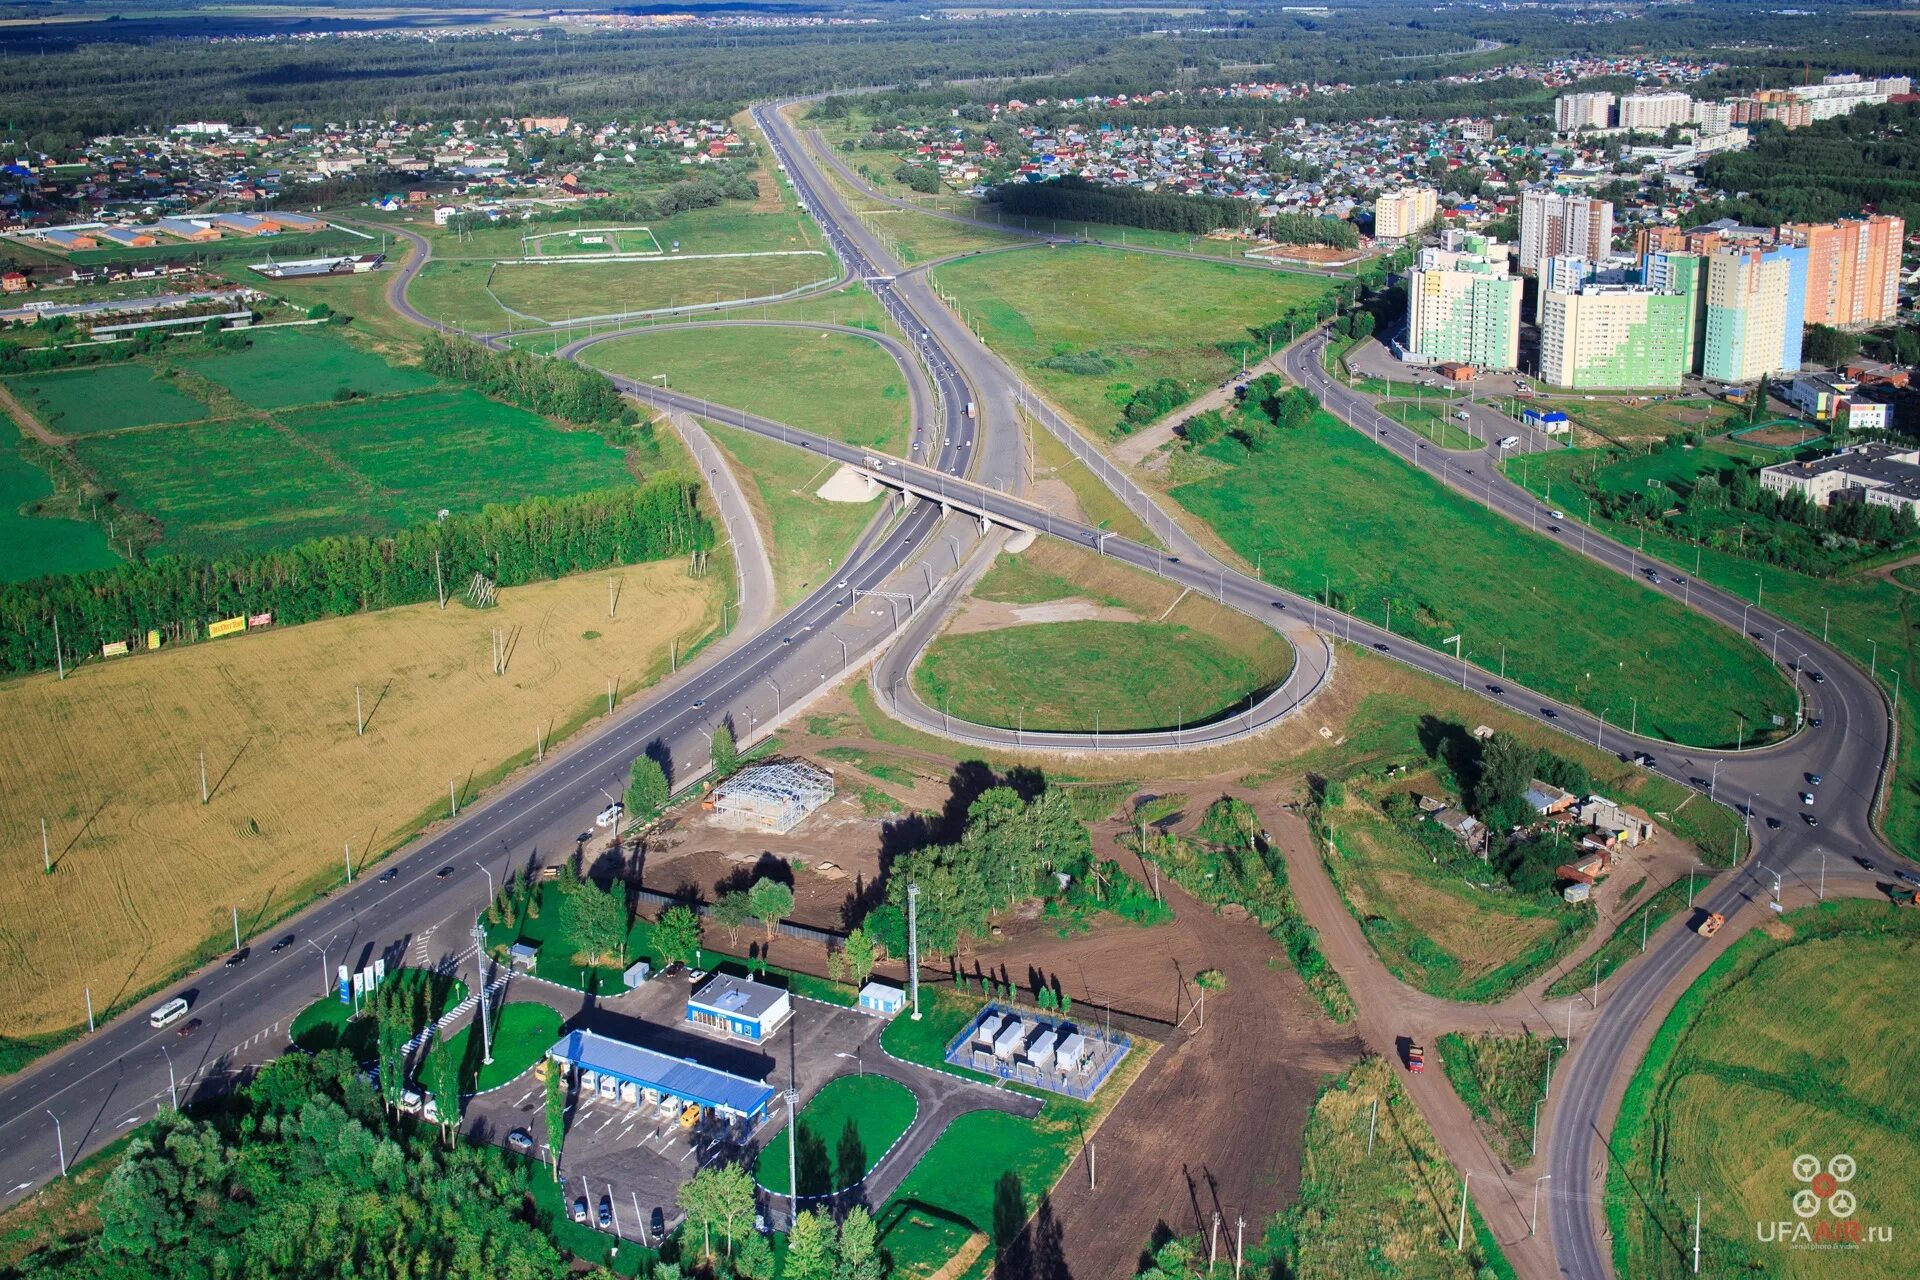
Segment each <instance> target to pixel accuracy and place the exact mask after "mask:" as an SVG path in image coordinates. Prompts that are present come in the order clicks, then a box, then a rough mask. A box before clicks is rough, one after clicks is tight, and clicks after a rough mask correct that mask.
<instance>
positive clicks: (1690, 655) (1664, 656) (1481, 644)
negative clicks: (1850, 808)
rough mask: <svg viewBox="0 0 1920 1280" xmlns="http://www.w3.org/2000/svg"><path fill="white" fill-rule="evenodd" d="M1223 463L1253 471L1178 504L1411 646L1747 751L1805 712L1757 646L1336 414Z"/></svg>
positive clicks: (1245, 552) (1227, 473) (1196, 489)
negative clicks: (1444, 647) (1387, 625)
mask: <svg viewBox="0 0 1920 1280" xmlns="http://www.w3.org/2000/svg"><path fill="white" fill-rule="evenodd" d="M1215 448H1216V449H1219V448H1220V447H1219V446H1215ZM1213 452H1214V449H1210V450H1209V453H1210V454H1212V453H1213ZM1218 456H1219V457H1221V458H1222V459H1223V460H1228V461H1234V462H1237V463H1238V465H1235V466H1232V467H1230V468H1228V469H1225V470H1223V471H1221V472H1219V473H1218V474H1215V475H1212V476H1209V477H1207V478H1205V479H1202V480H1198V481H1195V482H1193V483H1191V484H1186V485H1182V486H1180V487H1178V488H1176V489H1175V490H1174V491H1173V496H1174V497H1175V498H1176V499H1177V500H1178V501H1179V502H1181V503H1182V504H1183V505H1184V506H1186V507H1187V509H1188V510H1190V511H1192V512H1194V513H1195V514H1196V515H1198V516H1200V518H1201V519H1203V520H1205V521H1206V522H1207V523H1208V524H1209V525H1210V526H1211V527H1212V528H1213V530H1214V531H1215V532H1216V533H1218V534H1219V535H1220V536H1221V537H1222V538H1223V539H1224V540H1225V541H1226V542H1227V543H1228V544H1229V545H1231V546H1232V547H1233V549H1234V550H1235V551H1237V552H1239V553H1240V555H1242V556H1243V557H1245V559H1247V560H1248V561H1252V560H1254V559H1255V558H1256V557H1258V556H1261V555H1262V553H1264V564H1265V566H1266V573H1267V576H1268V578H1269V580H1271V581H1274V582H1277V583H1280V584H1282V585H1285V586H1287V587H1290V588H1292V589H1294V590H1296V591H1300V592H1302V593H1304V594H1308V595H1314V596H1319V595H1322V594H1323V593H1328V594H1330V595H1331V597H1332V598H1333V600H1334V603H1335V604H1336V605H1344V606H1345V607H1346V608H1347V609H1349V610H1351V611H1352V612H1354V613H1356V614H1358V615H1360V616H1361V617H1365V618H1369V619H1378V620H1380V621H1383V622H1384V621H1385V620H1386V615H1387V611H1388V608H1389V607H1391V610H1392V614H1393V619H1392V626H1393V628H1394V630H1395V631H1396V632H1397V633H1399V634H1400V635H1402V636H1406V637H1408V639H1409V641H1410V642H1411V641H1415V640H1417V641H1418V642H1420V643H1424V644H1428V645H1431V646H1434V647H1439V645H1440V644H1441V643H1442V641H1443V640H1444V639H1445V638H1446V637H1448V636H1452V635H1455V634H1459V635H1462V636H1464V637H1465V639H1464V647H1465V653H1466V656H1467V658H1468V659H1469V660H1470V661H1473V662H1476V663H1478V664H1480V665H1481V666H1482V667H1485V668H1487V669H1489V670H1492V671H1499V670H1501V669H1502V666H1503V664H1504V669H1505V674H1506V677H1507V678H1508V679H1509V680H1511V681H1513V682H1515V683H1517V684H1522V685H1526V686H1528V687H1530V688H1533V689H1535V690H1538V691H1539V692H1541V693H1544V694H1547V695H1548V696H1550V697H1554V698H1558V699H1561V700H1563V701H1566V702H1570V703H1573V704H1575V705H1578V706H1581V707H1584V708H1586V709H1588V710H1591V711H1592V712H1593V713H1594V714H1596V715H1599V714H1601V713H1603V712H1604V713H1607V714H1609V715H1610V716H1612V717H1614V718H1615V721H1616V722H1617V718H1618V716H1619V715H1620V714H1622V712H1623V711H1624V710H1625V709H1627V708H1628V707H1629V706H1631V705H1633V704H1634V702H1635V700H1637V711H1636V712H1635V714H1636V715H1637V719H1638V723H1639V727H1640V731H1641V732H1642V733H1651V734H1654V735H1657V736H1659V737H1663V738H1667V739H1670V740H1672V741H1676V742H1682V743H1689V744H1696V745H1721V744H1726V745H1732V744H1733V743H1734V741H1735V740H1736V738H1737V736H1738V735H1739V732H1740V729H1739V717H1740V716H1744V717H1745V720H1746V726H1747V730H1746V740H1747V741H1748V742H1749V743H1751V742H1752V741H1754V737H1755V733H1756V732H1757V731H1760V730H1763V729H1764V728H1765V727H1766V726H1768V725H1769V724H1770V723H1771V717H1773V716H1775V715H1781V716H1785V717H1787V719H1788V721H1789V722H1791V719H1792V716H1793V713H1794V700H1793V691H1792V689H1791V688H1789V687H1788V685H1787V684H1786V682H1785V681H1784V680H1782V679H1781V678H1780V676H1779V674H1778V673H1777V671H1776V670H1775V669H1774V668H1772V666H1771V665H1770V664H1769V663H1768V662H1767V659H1766V655H1765V654H1763V653H1761V652H1760V651H1759V650H1758V649H1757V648H1755V647H1754V646H1753V645H1751V644H1748V643H1745V642H1742V641H1741V640H1740V639H1739V637H1737V636H1735V635H1734V634H1733V633H1731V632H1729V631H1727V630H1725V629H1724V628H1721V627H1718V626H1715V625H1714V624H1712V623H1710V622H1707V621H1705V620H1704V619H1702V618H1700V617H1699V616H1697V615H1695V614H1692V613H1690V612H1688V611H1687V610H1685V609H1684V608H1683V607H1682V606H1681V605H1680V604H1679V603H1678V602H1676V601H1673V600H1669V599H1667V598H1666V597H1664V596H1661V595H1659V594H1657V593H1655V592H1654V591H1652V590H1651V589H1649V588H1645V587H1642V586H1641V585H1639V584H1637V583H1633V582H1629V581H1627V580H1625V579H1623V578H1622V577H1620V576H1619V575H1618V574H1615V573H1611V572H1609V571H1607V570H1605V569H1602V568H1599V567H1597V566H1595V565H1593V564H1591V563H1589V562H1588V561H1587V560H1585V559H1584V558H1582V557H1580V556H1578V555H1576V554H1574V553H1572V552H1568V551H1565V550H1563V549H1561V548H1560V547H1559V546H1558V545H1556V544H1554V543H1552V542H1550V541H1549V540H1548V539H1546V538H1544V537H1538V536H1535V535H1533V534H1531V533H1529V532H1527V531H1525V530H1523V529H1518V528H1515V527H1514V526H1513V525H1512V524H1510V523H1509V522H1507V521H1505V520H1503V519H1501V518H1499V517H1497V516H1494V515H1492V514H1490V513H1488V512H1487V511H1486V510H1485V509H1484V508H1482V507H1481V506H1479V505H1477V504H1476V503H1474V502H1473V501H1472V500H1471V499H1469V498H1467V497H1464V496H1462V495H1460V494H1458V493H1455V492H1454V491H1452V490H1450V489H1447V488H1446V487H1444V486H1442V485H1441V484H1440V483H1439V481H1438V480H1435V479H1432V478H1430V477H1428V476H1426V475H1424V474H1423V473H1420V472H1416V471H1414V470H1413V469H1412V468H1411V467H1409V466H1407V465H1406V464H1405V463H1403V462H1401V461H1400V460H1398V459H1397V458H1394V457H1393V456H1391V455H1389V454H1388V453H1386V452H1385V451H1384V450H1381V449H1379V448H1378V447H1377V446H1375V445H1373V444H1372V443H1371V442H1370V441H1368V440H1366V439H1365V438H1364V437H1362V436H1359V435H1357V434H1355V433H1354V432H1352V431H1350V430H1349V429H1348V428H1346V427H1345V426H1342V425H1341V424H1340V423H1338V422H1336V421H1334V420H1333V419H1332V418H1331V417H1328V416H1327V415H1325V414H1320V415H1317V416H1316V417H1315V418H1314V420H1313V421H1312V422H1311V423H1309V424H1308V425H1307V426H1305V427H1302V428H1300V429H1299V431H1297V432H1294V433H1289V434H1288V435H1287V436H1286V437H1285V439H1284V440H1283V441H1282V442H1280V443H1279V444H1277V445H1276V446H1275V447H1273V448H1271V449H1268V450H1265V451H1263V452H1261V453H1256V454H1254V455H1252V456H1251V457H1246V456H1245V455H1244V454H1238V452H1237V450H1236V449H1235V448H1234V447H1232V446H1227V447H1225V448H1224V449H1221V451H1220V453H1219V454H1218ZM1242 458H1244V459H1245V460H1244V461H1241V460H1240V459H1242ZM1503 655H1504V657H1503ZM1680 673H1684V678H1681V676H1680Z"/></svg>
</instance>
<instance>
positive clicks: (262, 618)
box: [247, 613, 273, 627]
mask: <svg viewBox="0 0 1920 1280" xmlns="http://www.w3.org/2000/svg"><path fill="white" fill-rule="evenodd" d="M247 625H248V626H249V627H270V626H272V625H273V615H272V614H271V613H254V614H248V615H247Z"/></svg>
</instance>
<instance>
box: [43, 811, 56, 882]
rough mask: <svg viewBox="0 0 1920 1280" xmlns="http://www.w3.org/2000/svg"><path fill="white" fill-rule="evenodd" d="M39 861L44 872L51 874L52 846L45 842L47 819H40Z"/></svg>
mask: <svg viewBox="0 0 1920 1280" xmlns="http://www.w3.org/2000/svg"><path fill="white" fill-rule="evenodd" d="M40 861H41V863H42V864H44V867H45V870H46V873H47V874H48V875H52V874H53V847H52V846H51V845H49V844H48V843H47V820H46V819H45V818H42V819H40Z"/></svg>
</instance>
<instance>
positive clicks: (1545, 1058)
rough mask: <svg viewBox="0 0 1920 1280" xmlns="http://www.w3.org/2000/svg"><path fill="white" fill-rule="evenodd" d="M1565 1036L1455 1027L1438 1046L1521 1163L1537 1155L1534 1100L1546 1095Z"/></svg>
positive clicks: (1463, 1093) (1456, 1080)
mask: <svg viewBox="0 0 1920 1280" xmlns="http://www.w3.org/2000/svg"><path fill="white" fill-rule="evenodd" d="M1559 1047H1560V1042H1559V1041H1558V1040H1557V1039H1556V1038H1555V1037H1553V1036H1550V1035H1519V1036H1495V1035H1468V1036H1463V1035H1459V1034H1457V1033H1455V1032H1452V1031H1449V1032H1447V1033H1446V1034H1444V1035H1442V1036H1441V1037H1440V1041H1439V1044H1438V1046H1437V1048H1438V1050H1439V1053H1438V1056H1439V1059H1440V1065H1441V1067H1442V1068H1443V1069H1445V1071H1446V1073H1447V1080H1448V1081H1449V1082H1450V1083H1451V1084H1452V1085H1453V1090H1454V1092H1455V1093H1457V1094H1459V1095H1460V1101H1462V1102H1464V1103H1465V1104H1466V1105H1467V1110H1469V1111H1471V1112H1473V1115H1474V1118H1475V1119H1476V1120H1478V1121H1480V1123H1481V1124H1482V1125H1483V1126H1485V1128H1486V1129H1487V1131H1488V1134H1489V1136H1490V1137H1491V1138H1492V1140H1493V1141H1494V1143H1495V1145H1496V1146H1498V1147H1502V1148H1504V1149H1505V1151H1506V1158H1507V1159H1508V1160H1509V1161H1510V1162H1512V1163H1513V1164H1514V1165H1515V1166H1518V1167H1525V1166H1526V1165H1527V1164H1528V1163H1530V1162H1531V1161H1532V1159H1533V1156H1534V1138H1533V1118H1534V1114H1535V1112H1534V1105H1535V1104H1536V1103H1537V1102H1539V1101H1541V1100H1542V1099H1543V1098H1545V1097H1546V1090H1547V1066H1548V1063H1549V1062H1551V1061H1552V1058H1553V1054H1554V1052H1555V1050H1557V1049H1558V1048H1559Z"/></svg>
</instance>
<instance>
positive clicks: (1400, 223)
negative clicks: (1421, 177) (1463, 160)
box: [1373, 187, 1440, 240]
mask: <svg viewBox="0 0 1920 1280" xmlns="http://www.w3.org/2000/svg"><path fill="white" fill-rule="evenodd" d="M1439 215H1440V197H1439V196H1438V195H1437V194H1436V193H1435V192H1434V190H1433V188H1432V187H1403V188H1401V189H1400V190H1398V191H1389V192H1387V193H1385V194H1384V195H1381V196H1379V197H1378V198H1377V199H1375V200H1374V202H1373V234H1374V238H1375V239H1378V240H1404V239H1406V238H1407V237H1408V236H1415V235H1419V234H1420V232H1422V231H1424V230H1425V229H1426V228H1427V227H1429V226H1431V225H1432V224H1433V220H1434V219H1435V218H1437V217H1438V216H1439Z"/></svg>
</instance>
